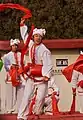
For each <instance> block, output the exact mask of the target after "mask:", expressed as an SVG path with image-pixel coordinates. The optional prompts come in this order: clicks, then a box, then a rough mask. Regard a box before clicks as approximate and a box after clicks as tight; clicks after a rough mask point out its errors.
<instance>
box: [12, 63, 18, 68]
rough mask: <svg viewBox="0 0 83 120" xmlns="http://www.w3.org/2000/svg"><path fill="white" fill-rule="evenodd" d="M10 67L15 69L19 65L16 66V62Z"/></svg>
mask: <svg viewBox="0 0 83 120" xmlns="http://www.w3.org/2000/svg"><path fill="white" fill-rule="evenodd" d="M11 68H16V69H18V68H19V66H18V65H17V64H12V66H11Z"/></svg>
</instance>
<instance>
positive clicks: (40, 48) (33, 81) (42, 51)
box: [17, 21, 53, 120]
mask: <svg viewBox="0 0 83 120" xmlns="http://www.w3.org/2000/svg"><path fill="white" fill-rule="evenodd" d="M23 22H24V21H21V24H20V25H21V27H20V30H21V36H22V38H23V40H25V41H26V39H27V36H28V33H27V26H26V25H25V24H24V23H23ZM45 32H46V31H45V29H37V28H35V29H34V30H33V40H30V43H29V46H28V47H29V48H28V49H29V59H30V63H31V64H34V66H35V72H33V73H31V74H30V75H31V76H33V78H31V77H29V78H28V80H27V83H26V86H25V90H24V96H23V99H22V103H21V105H20V109H19V112H18V117H17V118H18V119H19V120H27V118H28V115H29V99H30V97H31V95H32V93H33V92H34V89H35V87H36V88H38V90H37V98H36V103H35V107H34V113H35V114H37V115H38V114H41V113H42V107H43V103H44V100H43V99H44V98H45V96H46V93H47V88H48V81H49V79H50V78H51V76H52V74H51V73H52V68H53V64H52V60H51V58H52V57H51V52H50V51H49V50H48V49H47V48H46V47H45V45H44V44H43V43H42V38H43V36H44V35H45ZM37 65H40V66H42V67H41V70H39V71H40V72H41V74H40V75H39V74H38V73H37V72H38V71H37ZM32 74H35V75H32ZM34 76H35V77H34Z"/></svg>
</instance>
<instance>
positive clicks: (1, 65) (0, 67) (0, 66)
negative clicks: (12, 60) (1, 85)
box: [0, 60, 3, 71]
mask: <svg viewBox="0 0 83 120" xmlns="http://www.w3.org/2000/svg"><path fill="white" fill-rule="evenodd" d="M2 67H3V61H2V60H0V71H1V70H2Z"/></svg>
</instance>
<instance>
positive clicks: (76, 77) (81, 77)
mask: <svg viewBox="0 0 83 120" xmlns="http://www.w3.org/2000/svg"><path fill="white" fill-rule="evenodd" d="M80 81H83V74H82V73H81V72H78V71H76V70H73V73H72V81H71V82H72V88H76V89H77V93H78V96H79V103H80V113H83V88H81V87H80V86H79V87H78V86H77V84H78V83H79V82H80Z"/></svg>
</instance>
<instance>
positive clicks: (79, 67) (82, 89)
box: [62, 52, 83, 113]
mask: <svg viewBox="0 0 83 120" xmlns="http://www.w3.org/2000/svg"><path fill="white" fill-rule="evenodd" d="M62 73H63V75H64V76H65V77H66V79H67V80H68V81H69V82H71V83H72V91H73V102H72V106H71V112H75V98H76V97H75V96H76V91H77V94H78V97H79V103H80V113H83V52H81V54H80V56H79V57H78V58H77V60H76V61H75V62H74V63H73V64H71V65H69V66H68V67H66V68H65V69H64V70H63V71H62Z"/></svg>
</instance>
